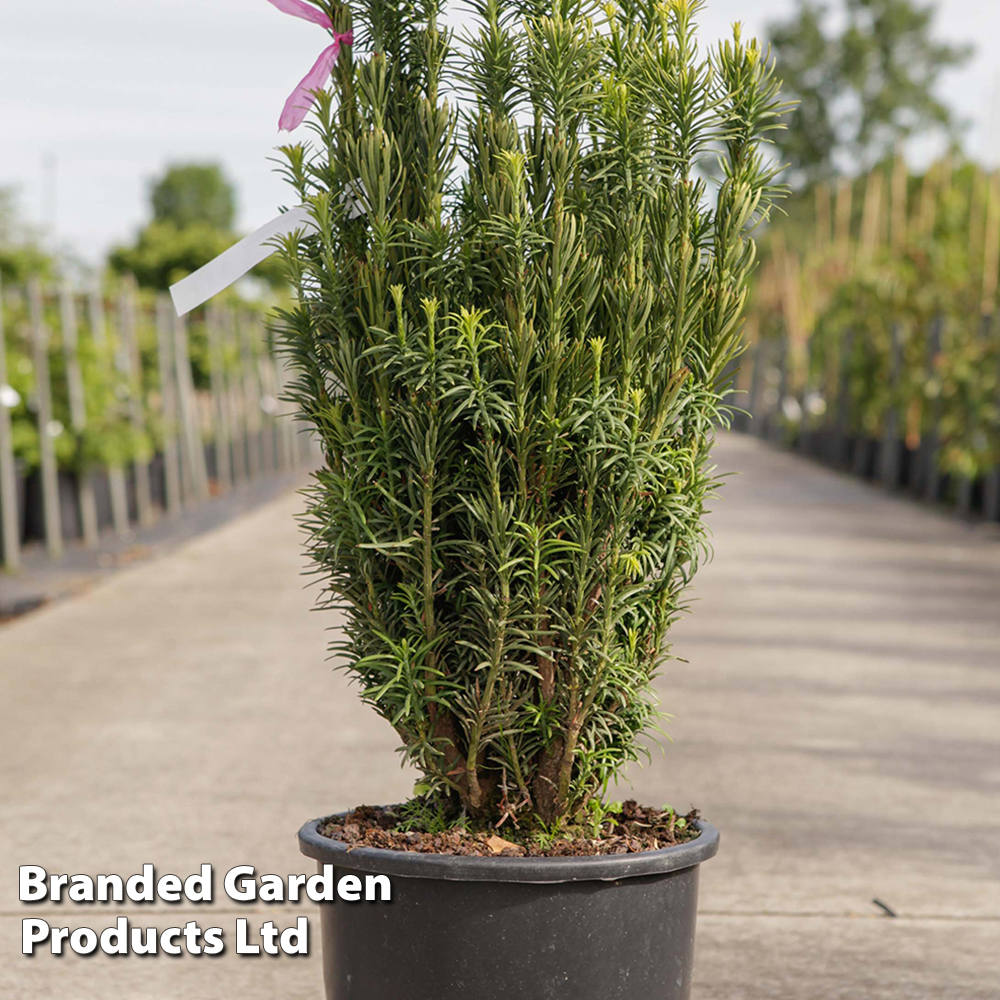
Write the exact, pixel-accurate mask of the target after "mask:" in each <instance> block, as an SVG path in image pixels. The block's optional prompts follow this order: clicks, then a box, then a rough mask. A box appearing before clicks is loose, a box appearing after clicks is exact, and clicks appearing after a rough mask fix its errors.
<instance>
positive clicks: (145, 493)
mask: <svg viewBox="0 0 1000 1000" xmlns="http://www.w3.org/2000/svg"><path fill="white" fill-rule="evenodd" d="M118 315H119V324H118V330H119V335H120V337H121V345H120V346H121V358H122V372H123V374H126V375H127V376H128V378H129V382H130V386H131V392H130V394H129V421H130V423H131V424H132V431H133V433H134V434H135V437H136V440H137V441H138V440H141V439H142V438H143V437H144V436H145V432H146V421H145V415H144V413H143V385H142V359H141V357H140V354H139V331H138V322H137V315H136V287H135V279H134V278H132V277H131V276H126V277H125V279H124V281H123V288H122V293H121V296H120V297H119V300H118ZM132 471H133V474H134V477H135V504H136V512H137V514H138V516H139V523H140V524H141V525H147V524H150V523H152V520H153V499H152V489H151V486H150V481H149V462H147V461H145V460H143V459H141V458H136V459H134V460H133V462H132Z"/></svg>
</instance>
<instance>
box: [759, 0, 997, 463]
mask: <svg viewBox="0 0 1000 1000" xmlns="http://www.w3.org/2000/svg"><path fill="white" fill-rule="evenodd" d="M934 13H935V9H934V6H933V5H932V4H926V3H923V4H921V3H916V2H912V0H837V2H835V3H819V2H815V0H798V3H797V7H796V10H795V11H794V13H793V14H792V15H791V16H790V17H789V18H787V19H786V20H784V21H781V22H777V23H774V24H772V25H771V28H770V39H771V44H772V47H773V51H774V54H775V56H776V58H777V61H778V66H779V75H780V76H782V77H783V79H784V80H785V92H786V94H787V96H789V97H791V98H793V99H795V100H798V101H799V104H798V105H797V107H796V108H795V109H794V110H793V111H792V112H791V113H790V114H789V115H788V116H787V118H786V124H787V130H786V131H784V132H782V133H778V134H777V137H776V146H777V148H778V155H780V156H781V157H782V159H783V161H784V162H786V163H787V164H788V165H789V167H788V171H787V173H786V176H787V179H788V180H789V181H790V183H791V184H792V185H793V189H794V195H793V197H792V198H791V199H789V201H788V202H787V203H786V205H785V206H784V208H785V210H786V212H785V214H784V216H783V217H779V218H777V219H776V220H775V221H774V223H773V225H772V226H771V227H770V229H769V230H768V232H767V233H766V234H764V236H763V239H762V241H761V255H760V263H759V267H758V271H757V275H756V281H755V285H754V289H753V292H752V294H751V299H750V305H749V310H748V319H747V332H748V339H749V340H750V341H751V344H758V345H759V344H763V345H765V346H766V347H767V350H768V351H769V352H770V353H769V355H768V356H769V357H771V358H773V359H775V364H776V367H777V368H780V371H781V375H780V383H781V384H780V386H777V385H771V386H770V387H769V389H768V391H769V392H770V393H771V396H772V397H773V398H772V399H771V400H770V401H769V403H768V405H769V406H770V407H771V408H773V409H775V410H776V411H777V413H778V414H779V417H780V419H781V420H782V421H783V423H784V426H785V434H786V436H787V437H789V438H792V437H795V436H796V435H798V434H801V433H802V432H803V431H808V429H809V428H810V427H812V428H816V427H820V426H827V425H829V424H830V422H831V421H832V420H833V419H834V416H835V413H838V414H842V415H843V416H844V417H845V418H846V421H847V426H846V431H847V433H848V434H849V435H851V436H852V437H853V438H866V439H871V440H878V439H879V438H880V436H881V435H883V434H884V433H885V432H886V429H887V426H888V423H887V422H888V421H889V420H893V421H898V423H899V433H900V435H901V436H902V438H903V439H904V442H905V447H906V448H907V449H909V450H911V451H915V450H917V449H919V448H920V447H921V444H922V443H925V442H927V440H928V439H929V438H931V437H933V440H934V442H935V455H936V461H937V462H938V464H939V467H940V470H941V471H942V472H943V473H945V474H950V475H952V476H954V477H956V479H958V478H962V479H967V480H975V479H976V478H977V477H979V476H983V475H986V474H988V473H990V472H991V470H994V469H995V468H996V467H997V465H998V464H1000V332H998V327H997V323H996V320H995V314H996V312H997V301H996V300H997V286H998V270H1000V174H998V173H997V172H996V171H995V170H991V169H987V168H986V167H985V166H983V165H981V164H979V163H976V162H974V161H973V160H972V159H970V158H969V157H968V155H967V154H966V153H965V152H964V151H963V148H962V133H963V123H962V122H961V121H958V120H956V117H955V115H954V113H953V112H952V111H951V109H950V108H949V107H948V106H947V105H946V104H945V103H943V102H942V100H941V99H940V97H939V95H938V84H939V81H940V78H941V75H942V74H943V73H945V72H947V71H948V70H949V69H952V68H955V67H958V66H960V65H962V64H963V63H964V62H965V61H966V60H967V59H968V58H969V56H970V54H971V48H970V47H969V46H959V45H953V44H950V43H947V42H944V41H942V40H940V39H939V38H938V37H937V35H936V26H935V22H934ZM932 139H933V140H935V141H936V142H937V145H938V148H939V149H943V150H944V153H943V155H940V156H939V157H938V158H937V159H936V160H934V161H933V162H932V163H930V165H929V166H926V167H921V168H919V169H911V168H910V167H909V166H908V164H907V157H908V155H910V154H911V153H912V150H913V147H914V140H918V141H919V143H928V142H930V141H931V140H932ZM752 349H753V348H752ZM761 356H763V352H761ZM772 381H775V379H772ZM741 385H742V386H743V387H744V388H746V385H747V377H746V373H745V372H744V373H743V376H742V378H741ZM779 395H780V396H781V398H777V397H778V396H779ZM743 398H744V399H745V398H746V397H743Z"/></svg>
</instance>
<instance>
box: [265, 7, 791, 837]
mask: <svg viewBox="0 0 1000 1000" xmlns="http://www.w3.org/2000/svg"><path fill="white" fill-rule="evenodd" d="M317 6H319V7H321V8H322V9H323V10H325V11H326V12H327V13H328V14H329V15H330V16H331V19H332V21H333V25H334V29H335V30H336V31H346V30H348V29H350V28H353V30H354V33H355V36H354V37H355V44H354V45H353V46H352V47H350V48H348V47H346V46H345V48H344V50H343V52H342V54H341V57H340V61H339V62H338V63H337V66H336V68H335V70H334V74H333V79H332V83H331V86H330V89H329V93H327V94H323V95H321V97H320V100H319V102H318V105H317V113H316V115H315V117H314V119H313V120H312V122H311V124H312V128H313V130H314V133H315V139H314V141H313V142H312V143H311V145H310V146H308V147H303V146H300V145H295V146H289V147H286V148H285V149H284V150H283V154H284V156H285V161H286V162H285V167H284V169H285V172H286V174H287V177H288V179H289V181H290V182H291V183H292V185H293V186H294V188H295V189H296V192H297V196H298V197H299V198H300V199H301V200H302V201H303V202H305V203H307V204H308V205H310V206H311V208H312V211H313V214H314V217H315V219H316V223H317V225H318V227H319V233H318V234H316V235H308V236H307V235H303V234H299V235H298V236H296V237H294V238H291V239H290V240H289V241H288V243H287V245H286V248H285V256H286V260H287V265H288V268H289V271H290V274H291V276H292V279H293V281H294V283H295V285H296V287H297V289H298V292H299V304H298V306H297V308H295V309H293V310H291V311H288V312H286V313H283V314H282V315H281V317H280V324H279V325H280V334H281V336H282V338H283V340H284V343H285V345H286V347H287V350H288V352H289V355H290V358H291V360H292V362H293V363H294V365H295V367H296V369H297V373H298V374H297V379H296V381H295V384H294V387H293V389H292V392H291V394H292V398H293V399H294V401H295V402H296V403H297V404H298V406H299V407H300V408H301V410H302V412H303V414H304V415H305V417H306V418H307V419H308V420H309V421H311V423H312V424H313V426H314V427H315V429H316V431H317V433H318V435H319V437H320V439H321V441H322V444H323V448H324V451H325V455H326V462H325V465H324V467H323V468H322V469H321V470H320V471H319V472H318V473H317V474H316V479H315V483H314V485H313V486H312V488H311V490H310V491H309V500H310V506H309V513H308V515H307V517H306V520H305V524H306V526H307V528H308V532H309V550H310V553H311V555H312V558H313V559H314V561H315V568H316V571H317V572H318V573H319V574H321V576H322V578H323V580H324V583H325V585H326V588H327V589H326V591H325V597H326V604H327V606H329V607H338V608H342V609H343V610H344V612H345V614H346V628H345V636H346V637H345V638H344V639H343V641H341V642H338V643H336V644H335V645H334V647H333V649H334V650H335V652H336V653H337V654H338V655H339V656H340V657H342V658H343V662H344V664H345V666H346V669H347V670H348V671H349V672H350V674H351V675H352V676H353V677H354V679H355V680H356V681H357V683H358V684H359V686H360V690H361V695H362V697H363V699H364V700H365V701H366V702H368V703H369V704H370V705H372V706H373V707H374V708H375V709H376V711H377V712H379V713H380V714H381V715H382V716H384V717H385V718H386V719H388V720H389V722H390V723H391V724H392V725H393V727H394V728H395V730H396V732H397V733H398V734H399V736H400V739H401V740H402V752H403V754H404V756H405V758H406V759H407V760H409V761H412V763H413V764H415V765H416V766H417V767H418V768H419V769H420V770H421V771H422V772H423V774H424V775H425V776H426V777H425V780H424V781H423V782H422V785H421V787H422V789H423V790H428V791H432V792H434V793H436V794H438V795H440V796H444V797H446V798H450V799H451V800H452V801H453V803H454V805H455V807H456V812H458V811H459V807H460V808H462V809H464V810H465V813H466V814H467V815H470V816H472V817H474V818H476V819H477V820H479V821H480V822H494V823H498V822H501V821H502V820H504V819H505V818H507V817H513V818H514V819H515V820H516V821H517V822H519V823H520V824H522V825H527V826H528V827H529V828H530V827H535V826H541V825H543V826H545V827H546V828H548V829H552V828H553V827H556V826H558V825H559V824H560V823H561V822H563V821H565V820H567V819H570V818H572V817H574V816H576V815H577V814H579V812H580V810H581V809H582V807H583V806H584V805H585V804H586V803H587V802H588V801H589V800H590V799H591V797H593V796H599V795H601V794H603V792H604V791H605V789H606V788H607V785H608V782H609V781H610V780H611V779H612V778H613V777H614V776H615V774H616V773H617V772H618V771H619V770H620V769H621V767H622V766H623V765H624V764H625V763H626V762H628V761H631V760H634V759H636V757H637V755H638V754H639V753H640V752H641V751H640V742H639V737H640V735H641V734H642V733H643V732H644V731H646V730H647V729H649V728H650V726H651V725H652V724H653V723H654V722H655V718H656V710H655V705H654V699H653V696H652V691H651V681H652V678H653V677H654V675H655V673H656V671H657V668H658V666H659V665H660V664H661V662H662V661H663V660H664V659H665V657H666V656H667V653H668V646H667V636H668V633H669V630H670V627H671V625H672V624H673V623H674V621H675V620H676V619H677V617H678V614H679V613H680V612H681V610H682V609H683V592H684V589H685V587H686V586H687V585H688V583H689V582H690V580H691V578H692V576H693V574H694V572H695V570H696V568H697V565H698V562H699V559H700V558H701V556H702V555H703V553H704V550H705V529H704V526H703V523H702V516H703V513H704V509H705V501H706V497H707V496H708V495H709V493H710V491H711V489H712V488H713V485H714V481H713V472H712V467H711V465H710V462H709V449H710V446H711V443H712V439H713V435H714V431H715V428H716V426H717V425H718V424H719V422H720V421H723V422H724V421H725V420H726V418H727V413H726V408H725V406H724V398H725V396H726V393H727V374H726V373H727V372H728V371H730V370H731V368H732V362H733V360H734V358H735V357H736V356H737V354H738V353H739V351H740V346H741V345H740V332H741V314H742V311H743V306H744V300H745V295H746V284H747V278H748V276H749V274H750V272H751V270H752V269H753V266H754V244H753V242H752V241H751V239H750V235H749V234H750V232H751V230H752V229H753V228H754V226H755V225H756V224H757V223H758V222H759V221H760V220H761V219H762V218H763V217H764V216H766V214H767V212H768V210H769V207H770V205H771V203H772V201H773V199H774V198H775V197H776V196H777V195H778V194H779V189H778V188H777V187H776V186H775V185H774V183H773V177H774V170H773V169H772V168H771V167H770V166H769V164H768V161H767V158H766V155H765V154H764V153H763V152H762V146H761V144H762V141H763V136H764V135H765V133H766V132H767V131H768V130H769V129H771V128H774V127H776V116H777V115H778V114H779V113H780V111H781V110H782V107H781V105H780V103H779V98H778V85H777V83H776V81H775V79H774V76H773V67H772V66H771V64H770V62H769V60H768V58H767V57H766V54H765V53H763V52H762V51H761V50H760V48H759V47H758V46H757V44H756V43H745V42H743V41H742V40H741V38H740V34H739V31H738V29H737V30H736V31H735V32H734V39H733V40H732V41H730V42H728V43H726V44H725V45H723V46H722V47H721V48H719V49H718V50H717V51H714V52H713V53H712V54H711V55H709V56H708V57H707V58H703V57H702V56H700V55H699V54H698V50H697V48H696V45H695V39H694V23H693V19H694V16H695V15H696V14H697V12H698V11H699V10H700V9H701V6H702V4H701V2H700V0H670V2H660V3H654V2H648V3H646V2H632V0H625V2H622V3H619V4H617V5H613V4H608V5H599V4H596V3H592V2H586V0H563V2H557V3H556V4H554V5H553V4H541V3H532V2H524V0H521V2H513V0H475V2H474V3H473V5H472V6H473V11H474V15H475V19H476V27H475V28H474V30H473V32H472V33H471V35H470V37H468V38H467V39H465V41H464V42H462V43H458V42H456V40H455V38H454V37H453V36H452V34H451V33H450V32H449V31H448V30H447V29H446V28H445V27H444V26H443V24H442V21H441V17H440V14H441V5H440V4H439V3H436V2H434V0H424V2H414V3H404V4H398V3H395V2H394V3H384V2H381V0H368V2H360V0H359V2H355V3H351V4H338V3H326V2H318V0H317ZM701 168H704V169H701ZM706 171H708V172H710V173H712V174H713V175H714V176H715V178H716V179H715V180H713V181H707V180H706V179H705V176H706ZM345 192H347V193H348V194H347V195H346V196H345ZM355 200H357V201H360V204H361V207H362V208H363V212H357V211H352V203H353V202H354V201H355ZM352 215H353V216H354V217H353V218H352Z"/></svg>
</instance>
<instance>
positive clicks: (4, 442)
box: [0, 276, 21, 573]
mask: <svg viewBox="0 0 1000 1000" xmlns="http://www.w3.org/2000/svg"><path fill="white" fill-rule="evenodd" d="M0 392H2V393H5V394H11V395H12V390H10V387H9V386H8V385H7V345H6V341H5V339H4V325H3V278H2V276H0ZM13 398H14V399H16V398H17V397H16V396H14V397H13ZM8 402H9V400H5V399H2V398H0V548H2V550H3V565H4V569H6V570H7V571H8V572H10V573H14V572H16V571H17V570H18V569H20V566H21V521H20V516H19V511H18V507H17V470H16V468H15V466H14V441H13V435H12V432H11V422H10V409H8V406H7V403H8Z"/></svg>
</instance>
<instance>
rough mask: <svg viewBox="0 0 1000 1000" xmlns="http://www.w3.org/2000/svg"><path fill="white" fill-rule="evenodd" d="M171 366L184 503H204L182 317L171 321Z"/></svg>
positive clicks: (203, 479)
mask: <svg viewBox="0 0 1000 1000" xmlns="http://www.w3.org/2000/svg"><path fill="white" fill-rule="evenodd" d="M174 363H175V365H176V366H177V398H178V402H179V409H180V416H181V428H182V431H183V433H182V435H181V452H182V454H183V456H184V470H185V473H186V479H187V486H188V488H187V489H186V490H185V500H186V501H187V502H191V501H193V500H207V499H208V492H209V491H208V472H207V470H206V468H205V449H204V445H203V443H202V439H201V434H200V433H199V431H198V422H197V413H196V411H195V406H196V400H195V393H194V383H193V381H192V379H191V358H190V354H189V352H188V337H187V323H186V321H185V318H184V317H183V316H177V317H175V318H174Z"/></svg>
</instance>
